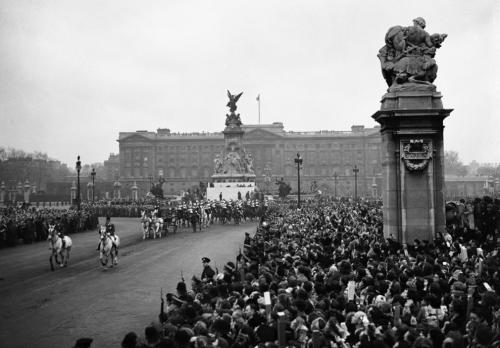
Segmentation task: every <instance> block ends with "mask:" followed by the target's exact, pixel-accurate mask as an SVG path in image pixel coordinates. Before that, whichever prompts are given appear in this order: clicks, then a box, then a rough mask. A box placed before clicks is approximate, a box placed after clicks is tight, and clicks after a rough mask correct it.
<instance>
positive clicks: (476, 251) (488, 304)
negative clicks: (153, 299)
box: [121, 198, 500, 348]
mask: <svg viewBox="0 0 500 348" xmlns="http://www.w3.org/2000/svg"><path fill="white" fill-rule="evenodd" d="M462 203H464V202H462ZM477 203H478V205H479V210H478V215H477V216H476V215H474V217H475V218H476V219H475V221H474V224H473V225H471V224H470V221H469V223H460V222H457V221H458V220H456V219H455V218H456V217H457V216H462V215H461V212H458V210H457V211H456V212H450V211H448V213H449V214H448V218H449V219H448V221H449V222H450V224H449V226H448V228H447V229H446V230H445V231H440V232H441V233H439V234H438V235H437V236H436V238H435V240H434V241H432V242H428V241H419V240H414V241H413V243H411V245H406V246H405V245H401V244H399V243H398V242H397V241H395V240H393V239H391V238H389V239H386V238H384V236H383V231H382V230H383V226H382V213H381V203H380V202H375V201H365V200H358V201H356V202H353V201H349V200H341V201H334V202H309V203H307V204H305V205H304V206H303V207H302V209H300V210H297V209H290V207H288V206H285V205H279V204H277V205H274V206H272V207H270V209H268V210H267V213H266V215H265V216H264V217H263V218H262V219H261V222H260V224H259V227H258V228H257V232H256V233H255V235H254V236H250V235H247V236H246V238H245V241H244V250H243V251H242V252H241V253H240V255H238V256H237V258H236V259H235V260H234V262H232V261H229V262H227V264H226V265H225V266H224V269H223V270H222V271H221V272H220V273H219V274H215V275H214V277H210V276H209V277H208V278H206V277H205V279H202V278H201V277H198V276H193V278H192V280H191V284H189V285H187V284H186V283H185V282H183V281H182V282H179V283H178V284H177V289H176V293H169V294H167V296H166V298H165V310H164V311H162V312H161V313H160V316H159V323H157V324H151V325H150V326H148V327H146V329H145V332H144V335H145V340H144V342H142V343H141V338H138V336H137V335H136V334H135V333H134V332H131V333H129V334H127V335H126V336H125V337H124V338H123V341H122V344H121V345H122V347H124V348H128V347H196V348H201V347H224V348H225V347H235V348H240V347H308V348H309V347H311V348H317V347H343V348H345V347H360V348H364V347H397V348H403V347H415V348H424V347H429V348H432V347H446V348H448V347H450V348H451V347H457V348H466V347H467V348H468V347H471V348H472V347H478V348H479V347H500V303H499V294H500V277H499V274H498V269H499V266H500V256H499V255H498V246H499V244H498V240H497V238H499V234H498V225H497V220H498V219H497V218H498V212H499V209H498V208H499V204H498V202H494V201H493V200H491V199H489V198H484V199H482V200H479V201H478V202H477ZM481 207H483V208H484V209H483V208H481ZM455 213H456V214H455ZM484 214H486V215H487V216H488V217H487V218H486V217H485V215H484ZM488 214H489V215H488ZM455 215H456V216H455ZM462 221H465V220H464V219H462ZM205 261H206V259H205ZM208 266H209V265H208ZM203 274H204V275H205V276H206V274H209V275H210V274H211V272H208V273H207V272H206V270H205V272H204V273H203Z"/></svg>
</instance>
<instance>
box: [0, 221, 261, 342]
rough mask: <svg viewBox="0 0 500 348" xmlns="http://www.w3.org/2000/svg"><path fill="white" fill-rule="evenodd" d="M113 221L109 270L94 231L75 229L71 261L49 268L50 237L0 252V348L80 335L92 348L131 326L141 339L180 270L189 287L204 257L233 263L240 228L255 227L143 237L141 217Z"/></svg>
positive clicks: (242, 230) (243, 227)
mask: <svg viewBox="0 0 500 348" xmlns="http://www.w3.org/2000/svg"><path fill="white" fill-rule="evenodd" d="M112 222H113V223H114V224H115V227H116V233H117V234H118V235H119V236H120V240H121V247H120V254H119V264H118V266H117V267H114V268H103V267H101V265H100V263H99V262H98V257H99V254H98V252H97V251H96V248H97V244H98V242H99V238H98V233H97V230H94V231H88V232H84V233H79V234H74V235H72V236H71V238H72V240H73V247H72V250H71V255H70V261H69V265H68V267H67V268H56V270H55V271H54V272H51V271H50V265H49V256H50V251H49V249H48V246H49V245H48V242H47V243H46V242H41V243H35V244H31V245H21V246H18V247H15V248H8V249H2V250H0V346H1V347H31V346H36V347H72V346H73V345H74V343H75V341H76V340H77V339H78V338H81V337H91V338H93V339H94V342H93V344H92V348H96V347H120V343H121V340H122V339H123V337H124V336H125V334H127V333H128V332H130V331H135V332H136V333H137V334H138V336H139V337H144V328H145V327H146V326H147V325H148V324H150V323H151V322H153V321H157V319H158V314H159V311H160V291H161V289H162V290H163V294H165V293H167V292H173V293H175V287H176V285H177V282H179V281H180V280H181V270H182V272H183V275H184V278H185V279H186V283H187V285H188V288H189V286H190V279H191V277H192V276H193V275H196V276H198V277H199V276H200V275H201V271H202V265H201V257H203V256H207V257H209V258H210V259H212V263H211V265H212V268H214V269H215V266H217V267H218V268H219V270H222V267H223V265H224V264H225V263H226V262H228V261H233V262H235V258H236V255H237V253H238V249H239V247H240V246H242V244H243V240H244V235H245V232H249V233H250V234H251V235H253V234H254V233H255V229H256V223H244V224H241V225H234V224H227V225H219V224H215V225H212V226H210V227H209V228H208V229H206V230H202V231H201V232H196V233H193V232H192V230H191V229H188V228H184V229H182V230H181V231H178V232H177V234H172V233H170V234H169V235H167V237H166V238H162V239H156V240H145V241H144V240H142V232H141V230H140V223H139V219H134V218H112ZM101 223H104V220H103V219H101Z"/></svg>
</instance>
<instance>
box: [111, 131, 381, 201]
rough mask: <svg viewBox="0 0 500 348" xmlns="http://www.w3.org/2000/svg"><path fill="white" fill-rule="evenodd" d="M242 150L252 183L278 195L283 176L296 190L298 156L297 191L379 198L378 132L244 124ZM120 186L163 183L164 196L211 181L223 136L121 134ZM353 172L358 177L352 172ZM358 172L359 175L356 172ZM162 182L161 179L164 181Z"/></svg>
mask: <svg viewBox="0 0 500 348" xmlns="http://www.w3.org/2000/svg"><path fill="white" fill-rule="evenodd" d="M242 129H243V130H244V132H245V133H244V136H243V142H244V146H245V148H246V149H247V151H249V152H250V153H251V154H252V155H253V158H254V170H255V175H256V184H257V186H258V187H260V188H261V189H262V188H264V189H265V190H267V191H271V192H276V190H277V187H276V185H274V184H275V182H276V180H281V178H283V179H284V180H285V181H286V182H288V183H290V185H291V186H292V192H296V191H297V167H296V166H295V163H294V158H295V157H296V155H297V153H300V156H301V157H302V158H303V165H302V168H301V192H305V193H308V192H317V191H318V190H320V191H321V192H324V193H329V194H335V193H336V194H338V195H343V196H351V195H353V192H354V190H355V187H354V185H355V175H356V181H357V192H358V193H359V195H362V196H373V195H379V192H378V190H379V188H380V177H381V176H380V174H381V171H382V166H381V154H380V153H381V151H380V147H381V137H380V128H379V127H374V128H366V127H365V126H362V125H353V126H352V127H351V129H350V130H348V131H331V130H318V131H307V132H306V131H304V132H297V131H286V130H285V127H284V125H283V123H282V122H274V123H272V124H259V125H242ZM118 142H119V149H120V152H119V182H120V186H121V191H122V195H123V196H128V195H129V194H130V190H131V188H132V186H133V185H134V184H135V185H137V187H138V190H139V196H142V195H144V194H145V193H146V192H147V191H148V190H149V187H150V185H151V183H152V182H158V180H159V179H160V178H162V179H163V180H164V182H163V191H164V193H165V194H171V195H174V194H179V193H180V192H182V191H186V190H188V189H190V188H192V187H194V186H198V185H199V184H200V182H203V183H208V182H210V177H211V175H212V174H213V171H214V158H215V156H216V155H217V154H219V153H221V151H222V150H223V148H224V135H223V133H222V132H214V133H208V132H194V133H178V132H173V131H171V130H170V129H168V128H159V129H157V131H156V132H151V131H147V130H138V131H135V132H120V134H119V138H118ZM355 168H356V169H357V170H356V173H355V171H354V169H355ZM358 170H359V171H358ZM163 180H162V181H163Z"/></svg>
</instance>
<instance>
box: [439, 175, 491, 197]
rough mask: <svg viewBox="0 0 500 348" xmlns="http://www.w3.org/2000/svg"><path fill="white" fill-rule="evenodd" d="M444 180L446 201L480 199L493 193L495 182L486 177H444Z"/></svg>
mask: <svg viewBox="0 0 500 348" xmlns="http://www.w3.org/2000/svg"><path fill="white" fill-rule="evenodd" d="M444 180H445V196H446V199H447V200H455V199H459V198H467V197H469V198H472V197H482V196H484V195H492V194H494V192H495V182H494V180H492V179H491V178H490V177H488V176H458V175H445V176H444Z"/></svg>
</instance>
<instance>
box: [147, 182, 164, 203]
mask: <svg viewBox="0 0 500 348" xmlns="http://www.w3.org/2000/svg"><path fill="white" fill-rule="evenodd" d="M150 192H151V193H152V194H153V195H154V196H155V197H156V198H161V199H162V198H163V189H162V188H161V186H160V185H157V184H154V185H153V186H152V187H151V191H150Z"/></svg>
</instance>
